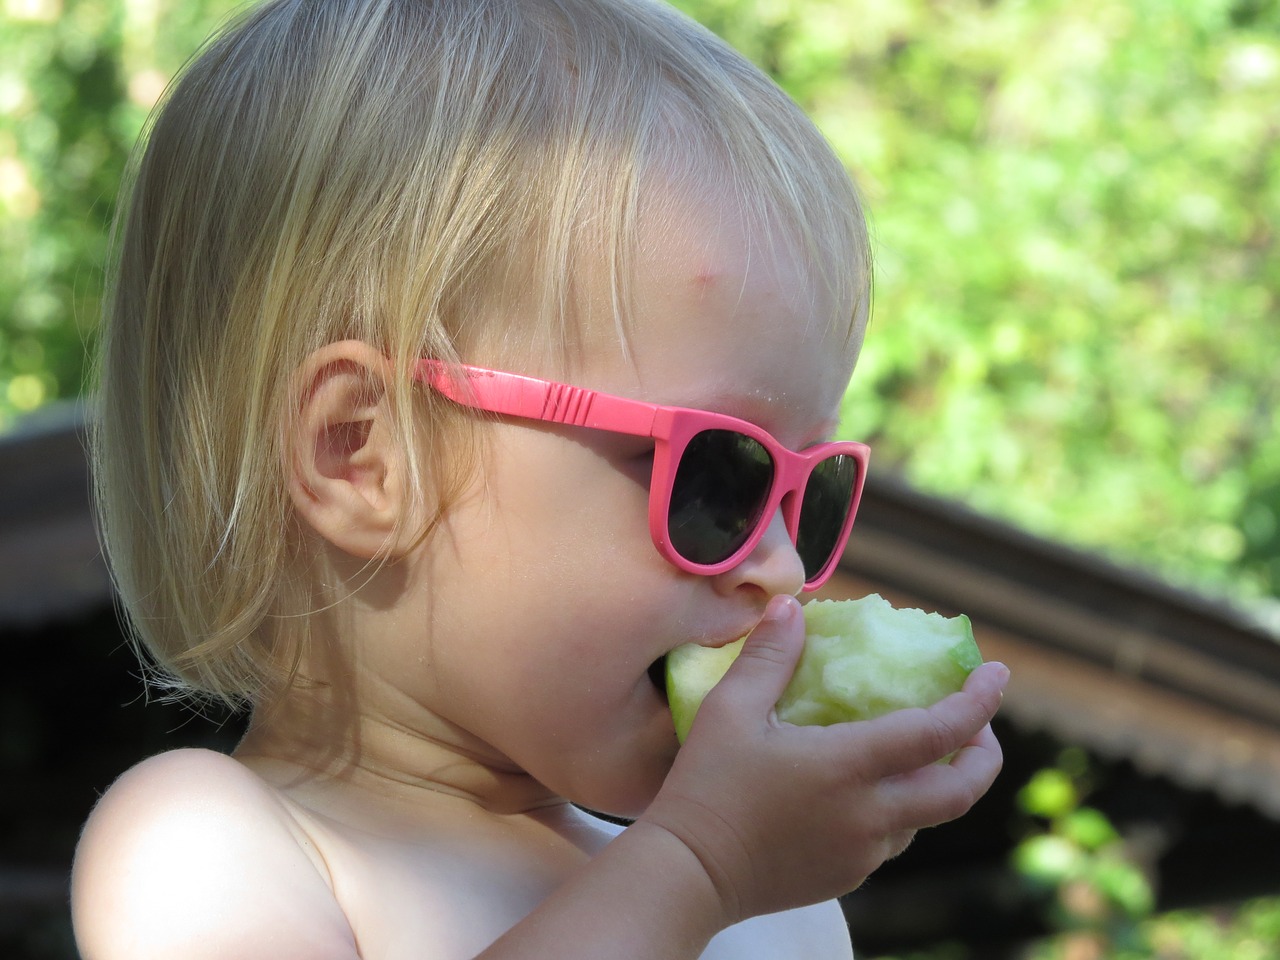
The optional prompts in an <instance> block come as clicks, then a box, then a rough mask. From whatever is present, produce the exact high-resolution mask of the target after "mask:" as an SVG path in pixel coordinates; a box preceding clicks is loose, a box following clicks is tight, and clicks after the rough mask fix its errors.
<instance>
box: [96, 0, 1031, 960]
mask: <svg viewBox="0 0 1280 960" xmlns="http://www.w3.org/2000/svg"><path fill="white" fill-rule="evenodd" d="M868 263H869V258H868V251H867V238H866V233H865V230H864V226H863V222H862V217H861V212H860V210H859V207H858V204H857V202H856V200H855V197H854V193H853V191H852V189H851V187H850V184H849V182H848V179H847V177H846V175H845V173H844V172H843V170H842V169H841V167H840V164H839V163H838V162H837V160H836V159H835V157H834V156H833V155H832V153H831V151H830V150H829V149H828V147H827V146H826V145H825V144H824V143H823V141H822V139H821V138H820V137H819V136H818V134H817V133H816V132H815V131H814V129H813V128H812V126H811V125H810V124H809V123H808V122H807V121H806V120H805V119H804V118H803V117H802V116H801V114H800V113H799V112H798V110H797V109H796V108H795V107H794V105H793V104H792V103H790V102H789V101H788V100H787V98H786V97H785V96H784V95H783V94H781V93H780V92H779V91H778V90H777V89H776V87H774V86H773V85H772V84H771V83H770V82H769V81H768V80H766V79H765V78H764V77H763V76H762V75H761V74H760V73H759V72H758V71H756V70H755V69H753V68H752V67H751V66H749V65H748V64H747V63H746V62H744V61H743V60H742V58H740V57H739V56H737V55H735V54H734V53H732V52H731V51H730V50H728V49H726V48H725V47H724V45H722V44H721V43H720V42H718V41H717V40H716V39H715V38H713V37H712V36H710V35H708V34H707V33H706V32H705V31H703V30H701V29H700V28H698V27H697V26H695V25H694V24H693V23H691V22H689V21H688V20H686V19H684V18H682V17H680V16H678V15H676V14H675V13H673V12H672V11H670V10H669V9H666V8H664V7H661V6H657V5H654V4H652V3H650V2H648V0H271V2H268V3H267V4H265V5H264V6H262V7H260V8H257V9H256V10H254V11H252V12H250V13H249V14H247V15H246V16H245V17H244V18H243V19H242V20H241V21H240V22H239V23H237V24H236V25H235V26H234V27H233V28H232V29H230V30H229V31H228V32H227V33H225V34H224V35H222V36H221V37H220V38H219V39H218V40H216V42H214V43H213V44H212V45H211V46H209V47H208V48H207V49H206V50H205V51H204V52H203V53H202V55H201V56H200V57H199V58H198V59H197V60H196V61H195V62H194V63H193V65H192V66H191V67H190V69H189V70H188V71H187V73H186V75H185V77H184V78H183V79H182V80H181V82H180V83H178V84H177V86H176V87H175V88H174V89H173V91H172V92H171V95H170V96H169V98H168V100H167V103H166V105H165V106H164V108H163V109H162V110H161V111H160V113H159V115H158V117H157V118H156V120H155V122H154V125H153V127H152V129H151V131H150V134H149V145H148V147H147V150H146V153H145V155H144V156H143V157H142V159H141V161H140V164H139V167H138V169H137V171H136V183H135V184H134V187H133V190H132V197H131V201H130V203H129V206H128V209H127V213H126V215H125V216H124V218H123V220H122V225H121V231H120V234H119V237H118V263H117V265H116V268H115V273H114V284H113V290H112V296H111V308H110V316H109V317H108V320H107V325H106V328H105V331H104V361H103V364H104V366H103V371H102V377H101V395H100V399H101V403H102V408H101V417H100V420H99V426H98V435H97V437H96V445H95V451H96V462H97V471H98V472H97V475H98V478H99V499H100V503H101V510H102V515H103V524H104V533H105V539H106V543H107V546H108V549H109V551H110V556H111V560H112V563H113V566H114V569H115V573H116V576H117V578H118V584H119V589H120V593H121V596H122V597H123V598H124V601H125V603H126V605H127V607H128V610H129V612H130V615H131V619H132V623H133V627H134V629H135V631H136V633H137V635H138V637H139V638H140V641H141V643H142V644H143V646H144V647H145V650H146V653H147V657H148V660H149V662H151V663H152V664H153V665H154V669H155V670H156V672H157V674H158V675H162V676H163V678H165V680H166V682H168V683H171V684H177V685H179V687H180V688H181V689H182V690H185V691H186V692H187V693H189V694H191V695H193V696H196V695H201V696H206V697H215V698H220V699H222V700H224V701H227V702H230V703H233V704H238V705H243V706H246V707H248V708H250V709H251V711H252V720H251V723H250V728H249V732H248V734H247V736H246V737H245V739H244V741H243V742H242V743H241V744H240V746H239V748H238V749H237V750H236V751H235V752H234V754H233V756H231V757H226V756H222V755H219V754H214V753H210V752H201V751H177V752H174V753H170V754H166V755H162V756H159V757H156V758H153V759H151V760H148V761H146V762H144V763H142V764H141V765H139V766H138V767H136V768H134V769H133V770H131V771H129V772H128V773H126V774H125V775H124V776H123V777H122V778H121V779H120V780H119V781H118V782H117V783H116V784H115V785H114V786H113V787H112V788H111V790H110V791H109V792H108V793H107V794H106V795H105V796H104V797H103V798H102V800H101V802H100V804H99V805H98V807H97V809H96V810H95V812H94V814H93V816H92V818H91V819H90V821H89V823H88V825H87V826H86V828H85V832H84V836H83V839H82V841H81V844H80V848H79V850H78V853H77V859H76V864H75V871H74V878H73V884H74V893H73V912H74V920H75V926H76V935H77V939H78V942H79V945H80V948H81V951H82V954H83V956H84V958H85V960H115V958H128V960H146V958H164V960H172V958H175V957H181V958H184V960H201V958H230V957H234V958H240V960H252V958H258V957H261V958H270V960H290V958H299V960H302V958H306V960H339V958H340V960H352V958H356V957H361V958H365V960H398V958H406V960H408V958H415V960H418V958H428V957H430V958H452V957H476V956H482V957H486V958H502V957H554V958H558V960H564V958H575V957H583V958H586V957H590V958H600V957H611V958H631V957H652V958H663V960H674V958H683V957H690V958H692V957H698V956H704V957H709V958H727V957H733V958H757V957H759V958H765V957H795V958H825V957H848V956H850V947H849V939H848V935H847V932H846V930H845V928H844V924H843V922H842V919H841V914H840V911H839V908H838V906H837V905H836V903H835V902H834V900H833V899H832V898H834V897H836V896H837V895H839V894H841V893H844V892H846V891H848V890H850V889H852V888H854V887H856V886H857V885H858V884H859V883H860V882H861V881H862V880H863V879H864V878H865V877H866V876H867V875H868V874H869V873H870V872H871V871H873V870H874V869H875V868H876V867H877V866H878V865H879V864H880V863H881V862H883V861H884V860H885V859H886V858H887V857H891V856H893V855H895V854H896V853H898V852H899V851H900V850H902V849H903V848H904V847H905V846H906V845H907V843H908V842H909V841H910V839H911V837H912V835H913V832H914V831H915V830H917V829H918V828H920V827H923V826H927V825H929V824H934V823H939V822H941V821H944V820H948V819H951V818H954V817H957V816H959V815H961V814H962V813H963V812H964V811H965V810H967V809H968V808H969V807H970V806H971V805H972V804H973V803H974V801H975V800H976V799H977V798H978V797H980V796H981V795H982V793H983V792H984V791H985V790H986V789H987V787H988V785H989V784H990V782H991V780H992V778H993V777H994V776H995V774H996V771H997V769H998V767H999V763H1000V759H999V748H998V746H997V744H996V743H995V740H994V739H993V737H992V735H991V732H990V728H989V726H988V723H989V721H990V719H991V717H992V715H993V714H994V712H995V710H996V707H997V704H998V702H999V699H1000V690H1001V688H1002V686H1003V682H1004V678H1005V675H1006V671H1004V669H1003V668H1002V667H1000V666H998V665H987V666H985V667H983V668H980V669H979V670H977V671H975V673H974V674H973V675H972V677H971V679H970V681H969V683H968V685H967V687H966V689H965V691H964V692H962V693H960V694H956V695H954V696H952V697H949V698H947V699H946V700H944V701H942V702H941V703H939V704H937V705H936V706H934V707H932V708H931V709H928V710H916V711H904V712H901V713H898V714H893V715H890V716H887V717H884V718H882V719H880V720H876V721H872V722H869V723H856V724H846V725H842V726H834V727H828V728H800V727H792V726H789V725H786V724H782V723H780V722H778V721H777V719H776V717H775V716H774V715H773V713H772V711H771V706H772V704H773V703H774V701H775V700H776V698H777V696H778V694H779V693H780V691H781V690H782V688H783V686H784V685H785V683H786V681H787V679H788V677H789V675H790V672H791V670H792V668H793V666H794V663H795V661H796V658H797V656H798V653H799V648H800V645H801V643H802V635H803V626H802V623H801V618H800V616H799V611H798V605H797V603H796V601H795V599H794V595H795V594H797V593H798V592H799V591H800V590H801V589H802V588H805V587H810V588H812V587H815V586H817V585H818V584H819V583H821V582H822V580H823V579H824V578H825V577H826V575H827V574H828V573H829V572H830V569H831V565H832V564H833V563H834V560H835V558H836V557H837V556H838V555H839V553H840V551H841V549H842V548H843V545H844V540H845V538H846V537H847V535H848V526H849V523H850V522H851V521H852V516H853V511H854V509H855V507H856V501H857V494H858V491H859V489H860V487H861V479H862V474H863V471H864V470H865V465H866V451H865V448H864V447H862V446H861V445H859V444H853V443H828V442H825V438H827V437H828V436H829V434H830V433H831V431H832V430H833V428H834V426H835V423H836V415H837V411H838V409H839V404H840V399H841V396H842V394H843V392H844V389H845V386H846V383H847V381H848V378H849V375H850V373H851V371H852V369H853V364H854V360H855V358H856V355H857V353H858V349H859V347H860V344H861V340H862V336H863V331H864V327H865V324H866V317H867V303H868V288H869V266H868ZM753 630H754V632H752V633H751V640H750V641H749V643H748V644H747V647H746V650H745V652H744V654H743V655H742V657H741V659H740V660H739V661H738V663H737V664H736V665H735V666H734V668H733V670H732V671H730V673H729V675H728V676H727V677H726V678H725V680H724V682H723V683H722V684H721V685H720V686H719V687H717V688H716V690H715V691H714V692H713V693H712V695H711V696H710V697H709V698H708V700H707V702H706V704H705V705H704V708H703V710H702V712H701V714H700V715H699V717H698V722H697V724H696V725H695V726H694V729H693V731H692V733H691V735H690V737H689V739H688V741H687V742H686V743H685V745H684V746H683V747H682V748H678V747H677V743H676V739H675V736H674V734H673V731H672V722H671V718H670V716H669V714H668V712H667V709H666V705H665V701H664V698H663V694H662V691H661V689H660V684H659V683H658V682H657V681H658V678H659V677H660V674H661V669H662V663H663V657H664V655H665V654H666V653H667V652H668V651H670V650H671V649H673V648H674V647H676V646H677V645H679V644H682V643H686V642H689V641H694V642H698V643H703V644H708V645H718V644H722V643H725V642H728V641H730V640H733V639H736V638H737V637H740V636H742V635H743V634H746V633H748V632H749V631H753ZM952 753H954V754H955V755H954V757H953V758H952V759H951V760H950V761H949V762H947V763H939V762H936V761H938V760H939V759H940V758H943V757H946V756H947V755H949V754H952ZM584 808H585V809H588V810H594V811H601V812H605V813H609V814H613V815H615V817H616V818H619V819H623V820H633V821H634V822H633V823H632V825H630V826H628V827H627V828H625V829H622V828H620V827H617V826H613V825H611V824H610V823H608V822H606V821H604V820H601V819H598V818H596V817H595V816H593V815H590V814H588V813H586V812H584Z"/></svg>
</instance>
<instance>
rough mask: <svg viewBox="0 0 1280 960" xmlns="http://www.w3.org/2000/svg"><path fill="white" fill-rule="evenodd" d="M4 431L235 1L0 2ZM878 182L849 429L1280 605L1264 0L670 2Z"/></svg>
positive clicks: (1152, 558)
mask: <svg viewBox="0 0 1280 960" xmlns="http://www.w3.org/2000/svg"><path fill="white" fill-rule="evenodd" d="M0 4H2V6H0V9H2V10H3V11H4V20H3V33H2V34H0V429H2V428H3V426H4V425H5V424H8V423H12V421H13V419H14V418H15V417H16V416H17V415H19V414H21V413H22V412H24V411H27V410H31V409H33V408H35V407H37V406H39V405H40V404H42V403H44V402H47V401H49V400H51V399H54V398H60V397H70V396H74V395H76V394H77V392H78V391H79V390H80V389H81V384H82V380H83V376H84V356H85V349H86V346H91V341H92V336H93V329H94V323H95V318H96V315H97V311H98V300H99V287H100V284H101V261H102V255H103V250H104V246H105V240H106V232H107V224H108V220H109V216H110V211H111V207H112V204H113V202H114V190H115V184H116V183H117V182H118V180H119V177H120V173H121V171H122V169H123V165H124V162H125V157H126V155H127V152H128V150H129V149H130V147H131V145H132V143H133V140H134V138H135V137H136V134H137V131H138V130H139V129H140V127H141V124H142V122H143V118H144V116H145V113H146V110H147V108H148V106H149V105H150V104H151V103H153V102H154V100H155V99H156V97H157V96H158V95H159V92H160V90H161V89H162V88H163V86H164V83H165V82H166V79H167V78H168V77H169V76H171V75H172V73H173V72H174V70H175V69H176V68H177V67H178V66H179V65H180V63H181V61H182V60H183V59H184V58H185V57H186V56H188V55H189V53H190V52H191V51H192V50H193V49H195V47H196V46H197V44H198V42H199V40H200V39H202V38H203V36H204V35H205V34H206V33H207V31H208V30H209V28H210V27H212V26H213V25H215V24H216V22H217V21H219V20H220V19H222V18H223V17H224V16H225V14H226V13H227V12H228V11H229V10H231V9H232V8H233V7H234V6H235V4H232V3H230V2H228V0H182V2H178V0H0ZM678 5H680V6H682V7H684V8H685V9H686V10H688V11H689V12H691V13H693V14H694V15H695V16H697V17H698V18H699V19H701V20H702V21H703V22H705V23H707V24H708V25H709V26H711V27H712V28H713V29H715V30H716V31H717V32H719V33H721V34H723V35H724V36H725V37H727V38H728V39H729V40H730V41H731V42H733V43H734V44H735V45H736V46H738V47H739V48H740V49H742V50H743V51H744V52H746V53H747V54H748V55H749V56H751V57H752V58H754V59H755V60H756V61H757V62H759V63H760V64H761V65H763V66H764V67H765V68H766V69H768V70H770V71H771V72H772V73H773V74H774V75H775V76H776V77H777V78H778V79H779V81H780V82H781V83H782V84H783V85H784V86H785V87H786V88H787V89H788V90H789V91H790V92H791V93H792V94H793V95H794V96H795V97H796V98H797V100H799V101H800V103H801V104H802V105H803V106H805V108H806V109H808V110H809V111H810V113H811V114H812V115H813V116H814V117H815V118H816V120H817V121H818V123H819V125H820V126H821V127H822V129H823V130H824V131H825V132H826V133H827V135H828V136H829V137H830V139H831V140H832V142H833V143H834V144H835V145H836V147H837V149H838V150H839V151H840V152H841V154H842V156H843V157H844V158H845V159H846V161H847V162H848V164H849V167H850V169H851V170H852V171H853V172H854V174H855V176H856V178H857V179H858V181H859V183H860V185H861V187H862V190H863V192H864V194H865V196H866V198H867V200H868V205H869V209H870V214H871V218H872V224H873V231H874V238H875V252H876V256H877V260H878V268H877V275H876V307H875V315H874V318H873V322H872V327H871V331H870V334H869V336H868V339H867V344H866V348H865V350H864V353H863V357H862V360H861V362H860V365H859V370H858V372H857V374H856V375H855V377H854V384H853V387H852V388H851V390H850V393H849V395H848V399H847V403H846V407H845V411H844V412H845V420H844V427H843V429H844V431H845V432H846V434H848V435H851V436H856V437H859V438H862V439H866V440H869V441H870V442H871V443H872V444H873V445H874V447H875V457H876V462H877V463H878V464H879V465H880V466H881V467H886V466H887V467H892V468H895V469H898V470H901V471H902V472H903V473H904V474H905V475H906V476H907V477H908V478H909V479H910V480H911V481H912V482H914V483H915V484H917V485H918V486H920V487H921V488H923V489H926V490H929V491H932V492H935V493H939V494H942V495H945V496H950V497H956V498H961V499H964V500H966V501H967V502H969V503H971V504H972V505H974V506H975V507H977V508H978V509H980V510H983V511H986V512H989V513H992V514H995V515H998V516H1001V517H1004V518H1006V519H1008V520H1011V521H1013V522H1015V523H1017V524H1019V525H1021V526H1023V527H1025V528H1028V529H1030V530H1032V531H1034V532H1037V533H1039V534H1042V535H1046V536H1051V537H1055V538H1059V539H1062V540H1065V541H1067V542H1070V543H1073V544H1077V545H1080V546H1082V547H1085V548H1089V549H1096V550H1100V551H1104V552H1106V553H1109V554H1111V555H1112V556H1114V557H1117V558H1119V559H1122V560H1125V561H1130V562H1138V563H1141V564H1144V565H1146V566H1148V567H1151V568H1153V569H1156V570H1157V571H1159V572H1160V573H1162V574H1163V575H1165V576H1167V577H1170V578H1173V579H1175V580H1178V581H1182V582H1187V583H1193V584H1195V585H1198V586H1201V587H1207V588H1210V589H1214V590H1221V591H1224V592H1227V593H1230V594H1232V595H1233V596H1236V597H1243V598H1249V597H1254V598H1261V597H1266V596H1272V597H1276V596H1280V430H1277V428H1276V422H1275V421H1276V417H1275V408H1276V403H1277V394H1278V393H1280V376H1277V374H1276V369H1277V367H1278V366H1280V337H1277V335H1276V330H1275V328H1276V325H1277V324H1276V319H1277V315H1278V314H1280V234H1278V231H1280V226H1278V225H1280V149H1277V140H1278V139H1280V0H1034V2H1033V0H994V2H993V0H896V2H894V3H882V2H879V0H678Z"/></svg>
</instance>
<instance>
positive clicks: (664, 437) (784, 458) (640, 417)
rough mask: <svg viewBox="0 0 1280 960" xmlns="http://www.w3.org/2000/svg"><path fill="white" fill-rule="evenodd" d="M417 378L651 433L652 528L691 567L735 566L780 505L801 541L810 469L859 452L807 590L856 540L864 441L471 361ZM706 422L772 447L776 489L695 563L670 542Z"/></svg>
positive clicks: (432, 367) (426, 367)
mask: <svg viewBox="0 0 1280 960" xmlns="http://www.w3.org/2000/svg"><path fill="white" fill-rule="evenodd" d="M414 378H415V379H416V380H418V381H420V382H422V383H424V384H426V385H427V386H429V387H431V388H432V389H433V390H435V391H436V392H438V393H439V394H441V395H442V396H444V397H446V398H447V399H449V400H451V401H453V402H454V403H457V404H460V405H462V406H465V407H470V408H473V409H477V410H483V411H485V412H488V413H494V414H499V415H502V416H511V417H520V418H522V419H526V420H537V421H541V422H544V423H561V424H566V425H568V426H575V427H586V428H588V429H590V430H603V431H606V432H608V433H619V434H624V435H628V436H635V437H649V438H652V439H653V440H654V442H655V446H654V460H653V474H652V479H651V481H650V486H649V535H650V536H651V537H652V539H653V543H654V546H655V547H657V549H658V552H659V553H660V554H662V556H663V557H664V558H665V559H666V560H667V561H668V562H670V563H671V564H673V565H674V566H676V567H678V568H679V569H681V570H684V571H685V572H687V573H693V574H699V575H702V576H714V575H715V574H718V573H723V572H725V571H726V570H730V569H732V568H733V567H736V566H737V565H738V564H740V563H741V562H742V561H743V560H745V559H746V558H747V557H748V556H749V555H750V554H751V552H752V551H753V550H754V549H755V548H756V546H757V545H758V544H759V543H760V540H761V539H762V538H763V537H764V534H765V531H766V529H767V528H768V527H769V524H770V523H772V521H773V516H774V513H776V512H777V511H778V510H779V509H781V511H782V518H783V524H784V525H785V526H786V529H787V533H788V535H789V536H790V537H791V542H792V544H793V545H794V544H795V543H796V539H797V537H798V535H799V528H800V510H801V506H802V505H803V499H804V490H805V486H806V485H807V484H808V481H809V476H810V474H811V473H812V472H813V470H814V468H815V467H817V465H818V464H819V463H821V462H822V461H824V460H827V459H828V458H830V457H834V456H840V455H842V456H846V457H850V458H852V459H853V460H854V461H855V463H856V464H857V467H858V472H857V477H856V478H855V480H854V484H853V489H852V492H851V496H850V503H849V511H848V513H847V514H846V515H845V518H844V524H843V527H842V529H841V530H840V535H839V537H837V539H836V541H835V545H834V546H833V548H832V551H831V556H830V557H828V558H827V560H826V562H825V563H824V565H823V567H822V568H821V569H820V570H819V571H818V572H817V573H816V574H814V575H813V576H812V577H807V578H806V580H805V583H804V589H805V590H816V589H817V588H818V587H820V586H822V584H823V583H825V582H826V581H827V579H828V578H829V577H830V576H831V573H832V572H833V571H834V569H835V567H836V564H837V563H838V562H839V559H840V556H841V554H843V552H844V548H845V544H846V543H847V542H848V540H849V533H850V530H851V529H852V527H853V520H854V517H855V516H856V514H857V512H858V503H859V502H860V500H861V499H862V487H863V483H864V482H865V480H866V476H867V463H868V461H869V459H870V454H871V450H870V448H869V447H868V446H867V445H866V444H864V443H858V442H856V441H853V440H837V441H831V442H827V443H819V444H816V445H814V446H812V447H806V448H805V449H804V450H798V451H797V450H790V449H788V448H787V447H784V446H783V445H782V444H781V443H780V442H779V441H778V440H777V439H776V438H775V437H773V436H772V435H771V434H770V433H768V432H767V431H765V430H763V429H762V428H760V427H758V426H756V425H755V424H754V423H751V422H750V421H748V420H741V419H739V418H738V417H731V416H728V415H727V414H722V413H713V412H711V411H708V410H697V409H694V408H690V407H671V406H664V405H662V404H657V403H648V402H646V401H643V400H633V399H629V398H627V397H618V396H614V395H612V394H608V393H601V392H600V391H597V390H588V389H586V388H585V387H574V386H570V385H569V384H565V383H557V382H555V381H553V380H541V379H538V378H537V377H528V376H524V375H523V374H517V373H507V372H504V371H500V370H490V369H487V368H485V367H476V366H471V365H469V364H449V363H445V362H444V361H442V360H433V359H423V360H419V361H418V363H417V364H416V365H415V368H414ZM705 430H726V431H733V432H735V433H740V434H743V435H745V436H747V437H750V438H751V439H752V440H754V441H756V442H757V443H759V444H760V446H761V447H763V448H764V449H765V451H766V452H767V453H768V454H769V457H770V458H771V459H772V461H773V478H772V481H771V483H770V486H769V494H768V496H767V498H766V500H765V504H764V507H763V509H762V511H761V513H760V518H759V520H758V521H757V523H756V526H755V529H754V530H752V531H751V534H750V535H749V536H748V537H747V539H746V540H745V541H744V542H743V543H742V545H741V546H740V547H738V549H737V550H735V551H734V552H733V553H732V554H731V555H730V556H728V557H726V558H725V559H724V560H721V561H718V562H716V563H707V564H704V563H696V562H694V561H692V560H689V559H688V558H686V557H685V556H683V555H682V554H680V553H679V552H678V551H677V550H676V549H675V547H673V546H672V545H671V542H670V538H669V536H668V530H667V527H668V514H669V512H670V507H671V494H672V489H673V486H674V483H675V479H676V471H677V469H678V468H679V466H680V460H681V458H682V457H683V456H684V452H685V448H686V447H687V446H688V444H689V441H690V440H692V439H693V438H694V437H695V436H697V435H698V434H700V433H702V432H703V431H705Z"/></svg>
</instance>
